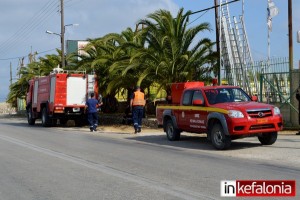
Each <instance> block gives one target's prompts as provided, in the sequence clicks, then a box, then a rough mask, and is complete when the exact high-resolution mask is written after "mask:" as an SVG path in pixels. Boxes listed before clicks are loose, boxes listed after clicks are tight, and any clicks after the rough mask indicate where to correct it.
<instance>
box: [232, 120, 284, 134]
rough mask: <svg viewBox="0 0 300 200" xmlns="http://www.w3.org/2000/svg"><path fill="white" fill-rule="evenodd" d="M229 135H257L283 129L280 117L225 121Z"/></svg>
mask: <svg viewBox="0 0 300 200" xmlns="http://www.w3.org/2000/svg"><path fill="white" fill-rule="evenodd" d="M227 125H228V132H229V134H230V135H252V134H253V135H255V134H259V133H268V132H278V131H280V130H282V129H283V122H282V117H281V116H275V117H274V116H273V117H266V118H250V119H233V118H228V119H227Z"/></svg>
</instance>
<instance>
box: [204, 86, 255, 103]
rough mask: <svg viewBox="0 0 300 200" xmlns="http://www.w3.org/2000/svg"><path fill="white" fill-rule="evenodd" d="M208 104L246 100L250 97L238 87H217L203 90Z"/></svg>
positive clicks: (249, 99)
mask: <svg viewBox="0 0 300 200" xmlns="http://www.w3.org/2000/svg"><path fill="white" fill-rule="evenodd" d="M204 93H205V95H206V97H207V100H208V103H209V104H217V103H225V102H247V101H251V98H250V97H249V96H248V95H247V94H246V92H244V91H243V90H242V89H240V88H217V89H207V90H204Z"/></svg>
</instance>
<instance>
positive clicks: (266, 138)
mask: <svg viewBox="0 0 300 200" xmlns="http://www.w3.org/2000/svg"><path fill="white" fill-rule="evenodd" d="M277 135H278V133H277V132H272V133H262V134H261V135H259V136H258V140H259V141H260V143H261V144H262V145H272V144H274V143H275V142H276V140H277Z"/></svg>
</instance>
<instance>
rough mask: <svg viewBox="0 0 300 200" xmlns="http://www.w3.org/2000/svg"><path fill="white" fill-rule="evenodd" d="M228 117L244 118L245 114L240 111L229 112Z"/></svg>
mask: <svg viewBox="0 0 300 200" xmlns="http://www.w3.org/2000/svg"><path fill="white" fill-rule="evenodd" d="M228 116H229V117H231V118H244V115H243V113H242V112H241V111H238V110H229V112H228Z"/></svg>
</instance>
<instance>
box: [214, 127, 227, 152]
mask: <svg viewBox="0 0 300 200" xmlns="http://www.w3.org/2000/svg"><path fill="white" fill-rule="evenodd" d="M210 134H211V142H212V144H213V146H214V147H215V148H216V149H219V150H224V149H227V148H229V147H230V145H231V139H230V137H229V136H227V135H225V133H224V130H223V127H222V125H221V124H219V123H215V124H214V125H213V128H212V129H211V132H210Z"/></svg>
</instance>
